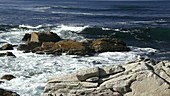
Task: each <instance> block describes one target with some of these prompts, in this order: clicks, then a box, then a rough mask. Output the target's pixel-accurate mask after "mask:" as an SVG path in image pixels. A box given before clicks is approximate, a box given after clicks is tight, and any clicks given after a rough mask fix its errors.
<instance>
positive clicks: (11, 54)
mask: <svg viewBox="0 0 170 96" xmlns="http://www.w3.org/2000/svg"><path fill="white" fill-rule="evenodd" d="M4 56H12V57H16V56H15V55H14V54H13V53H12V52H6V53H0V57H4Z"/></svg>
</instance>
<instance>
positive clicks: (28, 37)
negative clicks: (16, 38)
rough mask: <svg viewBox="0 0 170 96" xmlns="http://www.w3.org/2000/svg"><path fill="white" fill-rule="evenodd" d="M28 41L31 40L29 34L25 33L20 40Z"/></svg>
mask: <svg viewBox="0 0 170 96" xmlns="http://www.w3.org/2000/svg"><path fill="white" fill-rule="evenodd" d="M30 39H31V34H29V33H26V34H25V35H24V37H23V38H22V41H30Z"/></svg>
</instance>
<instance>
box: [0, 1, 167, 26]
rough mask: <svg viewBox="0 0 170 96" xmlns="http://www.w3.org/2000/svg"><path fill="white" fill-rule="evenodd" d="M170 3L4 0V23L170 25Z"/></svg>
mask: <svg viewBox="0 0 170 96" xmlns="http://www.w3.org/2000/svg"><path fill="white" fill-rule="evenodd" d="M169 5H170V2H169V1H87V0H0V13H1V14H0V23H1V24H13V25H20V24H28V25H40V24H41V25H42V24H66V25H93V26H102V27H103V26H105V27H116V28H117V27H170V6H169Z"/></svg>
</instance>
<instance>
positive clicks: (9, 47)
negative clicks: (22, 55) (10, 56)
mask: <svg viewBox="0 0 170 96" xmlns="http://www.w3.org/2000/svg"><path fill="white" fill-rule="evenodd" d="M13 49H14V48H13V45H12V44H9V43H5V44H4V45H2V47H1V48H0V50H13Z"/></svg>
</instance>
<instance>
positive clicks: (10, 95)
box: [0, 88, 20, 96]
mask: <svg viewBox="0 0 170 96" xmlns="http://www.w3.org/2000/svg"><path fill="white" fill-rule="evenodd" d="M0 96H20V95H19V94H17V93H16V92H12V91H9V90H5V89H2V88H0Z"/></svg>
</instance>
